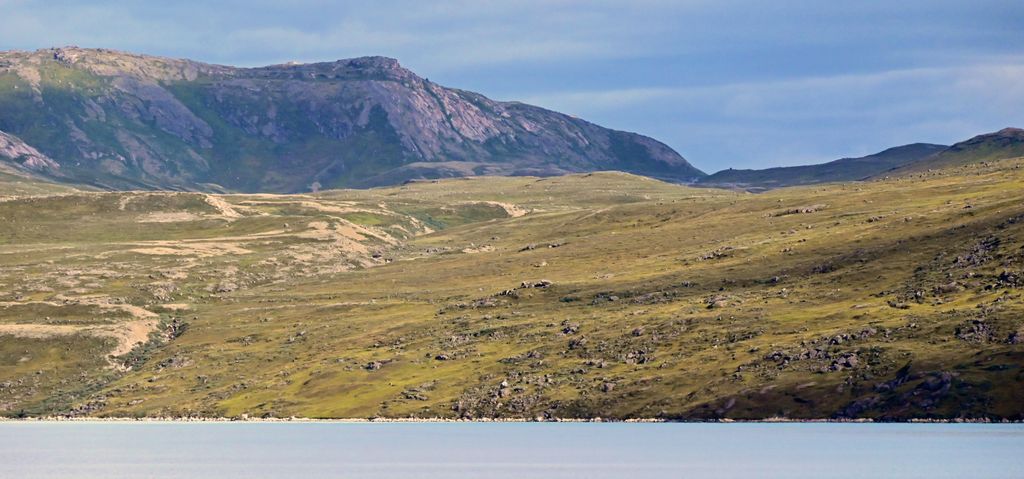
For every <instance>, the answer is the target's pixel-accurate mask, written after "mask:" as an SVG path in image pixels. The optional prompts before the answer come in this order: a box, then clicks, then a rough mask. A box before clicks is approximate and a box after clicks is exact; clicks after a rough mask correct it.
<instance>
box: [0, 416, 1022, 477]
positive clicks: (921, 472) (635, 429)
mask: <svg viewBox="0 0 1024 479" xmlns="http://www.w3.org/2000/svg"><path fill="white" fill-rule="evenodd" d="M293 477H296V478H300V479H319V478H445V479H447V478H517V479H518V478H588V479H590V478H620V477H621V478H705V477H706V478H733V477H735V478H740V477H742V478H746V477H778V478H802V477H807V478H832V477H835V478H851V477H905V478H909V477H921V478H947V477H948V478H1024V425H980V424H566V423H562V424H550V423H548V424H544V423H525V424H518V423H482V424H481V423H477V424H468V423H457V424H436V423H435V424H429V423H428V424H410V423H375V424H345V423H0V478H27V479H31V478H61V479H64V478H76V479H79V478H104V479H116V478H204V479H205V478H211V479H213V478H217V479H220V478H246V479H258V478H293Z"/></svg>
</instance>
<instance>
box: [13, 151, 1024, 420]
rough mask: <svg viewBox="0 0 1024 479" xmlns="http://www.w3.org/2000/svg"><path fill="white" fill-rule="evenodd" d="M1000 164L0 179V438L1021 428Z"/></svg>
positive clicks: (1008, 213) (1013, 185)
mask: <svg viewBox="0 0 1024 479" xmlns="http://www.w3.org/2000/svg"><path fill="white" fill-rule="evenodd" d="M1021 165H1024V159H1021V158H1017V159H1008V160H1003V161H994V162H982V163H974V164H969V165H966V166H954V167H950V168H946V169H941V170H931V171H921V172H910V173H908V174H905V175H901V176H894V177H889V178H879V179H876V180H872V181H866V182H851V183H831V184H820V185H812V186H801V187H793V188H782V189H776V190H771V191H768V192H765V193H761V194H751V193H746V192H737V191H729V190H720V189H713V188H691V187H686V186H679V185H673V184H668V183H663V182H660V181H656V180H652V179H648V178H643V177H638V176H632V175H629V174H623V173H594V174H580V175H569V176H562V177H551V178H535V177H511V178H509V177H480V178H462V179H446V180H437V181H421V182H411V183H408V184H405V185H402V186H395V187H386V188H376V189H369V190H325V191H321V192H317V193H310V194H294V195H270V194H233V195H214V194H206V193H190V192H92V191H82V190H74V189H71V188H69V187H66V186H55V185H52V184H50V183H44V182H35V181H33V180H30V179H25V178H19V177H13V176H10V177H9V176H0V182H5V183H3V185H2V186H3V189H2V191H4V195H5V196H4V198H3V200H2V201H0V414H2V415H5V416H9V417H19V416H45V415H70V416H95V417H143V416H172V417H185V416H188V417H194V416H202V417H242V416H243V415H244V416H247V417H290V416H299V417H309V418H355V417H359V418H365V417H390V418H408V417H415V418H435V417H442V418H529V419H532V418H593V417H602V418H617V419H626V418H661V419H670V420H671V419H719V418H732V419H759V418H772V417H784V418H791V419H811V418H834V419H853V418H871V419H884V420H908V419H915V418H932V419H956V418H972V419H993V420H995V419H1015V420H1020V419H1024V403H1022V402H1021V400H1020V398H1022V397H1024V369H1022V366H1024V346H1022V345H1021V343H1022V342H1024V339H1022V338H1024V314H1022V313H1024V303H1022V301H1021V299H1022V298H1021V295H1022V293H1024V289H1022V288H1024V261H1022V259H1024V170H1022V168H1021Z"/></svg>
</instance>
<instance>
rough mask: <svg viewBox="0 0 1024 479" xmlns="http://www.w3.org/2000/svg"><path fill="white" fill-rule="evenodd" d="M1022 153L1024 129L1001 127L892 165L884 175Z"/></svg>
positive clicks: (989, 159)
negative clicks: (900, 163)
mask: <svg viewBox="0 0 1024 479" xmlns="http://www.w3.org/2000/svg"><path fill="white" fill-rule="evenodd" d="M1021 156H1024V129H1020V128H1003V129H1002V130H999V131H997V132H995V133H986V134H984V135H978V136H975V137H973V138H971V139H969V140H967V141H962V142H960V143H957V144H955V145H953V146H951V147H949V148H946V149H945V150H943V151H941V152H939V153H937V154H935V155H931V156H927V157H925V158H922V159H920V160H918V161H915V162H912V163H908V164H906V165H904V166H901V167H897V168H893V169H892V170H891V171H887V172H886V173H885V174H884V175H879V176H885V175H900V174H905V173H919V172H922V171H927V170H929V169H940V168H949V167H956V166H964V165H969V164H972V163H978V162H982V161H995V160H1005V159H1007V158H1017V157H1021Z"/></svg>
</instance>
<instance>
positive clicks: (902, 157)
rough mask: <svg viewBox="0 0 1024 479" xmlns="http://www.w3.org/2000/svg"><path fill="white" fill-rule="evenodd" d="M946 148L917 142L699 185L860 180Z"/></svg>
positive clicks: (727, 173)
mask: <svg viewBox="0 0 1024 479" xmlns="http://www.w3.org/2000/svg"><path fill="white" fill-rule="evenodd" d="M945 149H946V147H945V146H943V145H932V144H927V143H914V144H911V145H904V146H897V147H895V148H889V149H887V150H885V151H882V152H879V153H875V154H873V155H868V156H863V157H859V158H843V159H839V160H835V161H831V162H828V163H823V164H818V165H804V166H788V167H779V168H767V169H763V170H735V169H731V168H730V169H727V170H722V171H719V172H717V173H714V174H712V175H708V176H705V177H703V178H701V179H700V180H699V181H698V182H697V184H698V185H701V186H715V187H725V188H742V189H748V190H764V189H770V188H781V187H785V186H798V185H809V184H816V183H831V182H837V181H857V180H862V179H865V178H868V177H871V176H874V175H876V174H879V173H882V172H885V171H889V170H891V169H893V168H897V167H900V166H903V165H906V164H908V163H912V162H914V161H917V160H920V159H922V158H925V157H928V156H931V155H934V154H936V153H938V152H940V151H943V150H945Z"/></svg>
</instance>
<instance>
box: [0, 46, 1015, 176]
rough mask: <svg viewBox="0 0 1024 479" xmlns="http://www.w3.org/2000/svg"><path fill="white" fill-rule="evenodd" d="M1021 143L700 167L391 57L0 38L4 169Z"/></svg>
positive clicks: (914, 164) (515, 168)
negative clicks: (759, 153)
mask: <svg viewBox="0 0 1024 479" xmlns="http://www.w3.org/2000/svg"><path fill="white" fill-rule="evenodd" d="M1017 156H1024V130H1020V129H1016V128H1006V129H1004V130H1000V131H998V132H995V133H990V134H985V135H980V136H977V137H974V138H971V139H970V140H967V141H964V142H961V143H957V144H955V145H953V146H949V147H947V146H944V145H933V144H925V143H915V144H911V145H905V146H899V147H895V148H890V149H887V150H885V151H882V152H880V153H876V154H873V155H869V156H864V157H860V158H843V159H839V160H835V161H832V162H828V163H824V164H819V165H806V166H793V167H780V168H769V169H764V170H734V169H728V170H723V171H719V172H717V173H715V174H713V175H706V174H705V173H703V172H702V171H700V170H698V169H697V168H695V167H693V166H692V165H690V163H688V162H687V161H686V159H684V158H683V157H682V156H680V155H679V154H678V153H676V152H675V151H673V150H672V149H671V148H669V147H668V146H666V145H664V144H663V143H660V142H658V141H656V140H653V139H651V138H648V137H646V136H642V135H638V134H635V133H628V132H622V131H616V130H610V129H607V128H602V127H600V126H597V125H595V124H593V123H589V122H586V121H584V120H581V119H578V118H574V117H572V116H568V115H564V114H561V113H557V112H553V111H550V110H545V109H543V108H539V107H535V106H530V105H526V104H523V103H518V102H498V101H494V100H490V99H488V98H486V97H484V96H483V95H480V94H477V93H472V92H468V91H464V90H458V89H452V88H445V87H442V86H440V85H437V84H435V83H433V82H431V81H429V80H427V79H424V78H420V77H419V76H417V75H416V74H414V73H413V72H411V71H409V70H407V69H405V68H403V67H402V66H401V65H399V63H398V62H397V61H396V60H393V59H390V58H384V57H363V58H355V59H350V60H339V61H336V62H331V63H313V64H285V65H274V66H267V67H260V68H234V67H228V66H220V65H211V64H206V63H200V62H195V61H191V60H178V59H169V58H161V57H153V56H146V55H137V54H131V53H125V52H118V51H113V50H103V49H84V48H77V47H68V48H52V49H46V50H38V51H34V52H21V51H10V52H0V171H2V172H3V173H4V174H6V175H14V176H23V177H26V178H31V179H34V180H37V179H41V178H42V179H49V180H57V181H59V182H63V183H69V184H76V185H88V186H93V187H100V188H105V189H114V190H119V189H120V190H123V189H159V190H198V191H210V192H228V191H238V192H279V193H288V192H302V191H310V190H315V189H318V188H324V189H326V188H339V187H369V186H380V185H391V184H399V183H402V182H405V181H408V180H413V179H433V178H444V177H458V176H477V175H506V176H515V175H536V176H553V175H561V174H566V173H581V172H592V171H601V170H618V171H624V172H629V173H635V174H639V175H644V176H649V177H654V178H658V179H662V180H667V181H671V182H680V183H693V184H695V185H697V186H709V187H725V188H738V189H746V190H749V191H761V190H765V189H771V188H779V187H785V186H795V185H807V184H816V183H827V182H837V181H856V180H863V179H869V178H873V177H877V176H886V175H900V174H910V173H914V172H921V171H926V170H929V169H935V168H944V167H949V166H958V165H964V164H969V163H971V162H976V161H987V160H996V159H1000V158H1010V157H1017Z"/></svg>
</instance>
